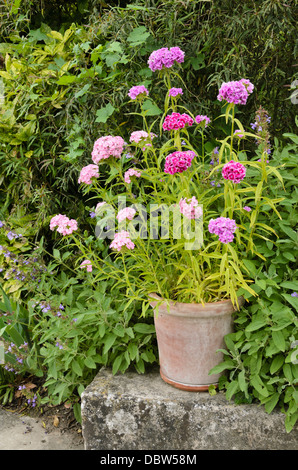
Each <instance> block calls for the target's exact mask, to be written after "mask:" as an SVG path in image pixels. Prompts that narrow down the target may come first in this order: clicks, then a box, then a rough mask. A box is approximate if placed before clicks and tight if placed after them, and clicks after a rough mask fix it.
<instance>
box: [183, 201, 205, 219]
mask: <svg viewBox="0 0 298 470" xmlns="http://www.w3.org/2000/svg"><path fill="white" fill-rule="evenodd" d="M198 204H199V203H198V200H197V198H196V197H195V196H193V197H192V198H191V199H186V198H181V199H180V201H179V207H180V212H181V214H183V215H185V217H187V218H188V219H199V218H200V217H201V216H202V215H203V210H202V208H201V207H200V206H198Z"/></svg>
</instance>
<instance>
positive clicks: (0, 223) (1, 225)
mask: <svg viewBox="0 0 298 470" xmlns="http://www.w3.org/2000/svg"><path fill="white" fill-rule="evenodd" d="M3 225H4V222H2V220H0V228H1V227H3Z"/></svg>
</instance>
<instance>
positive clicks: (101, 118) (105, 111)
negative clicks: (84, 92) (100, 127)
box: [95, 103, 115, 123]
mask: <svg viewBox="0 0 298 470" xmlns="http://www.w3.org/2000/svg"><path fill="white" fill-rule="evenodd" d="M114 111H115V108H114V106H112V105H111V104H110V103H108V104H107V106H105V107H103V108H100V109H98V110H97V111H96V116H97V118H96V120H95V122H103V123H106V122H107V120H108V119H109V117H110V116H112V114H113V112H114Z"/></svg>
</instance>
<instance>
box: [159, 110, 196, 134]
mask: <svg viewBox="0 0 298 470" xmlns="http://www.w3.org/2000/svg"><path fill="white" fill-rule="evenodd" d="M192 125H193V119H192V118H191V117H190V116H189V115H188V114H186V113H183V114H180V113H172V114H169V115H168V116H166V118H165V120H164V122H163V125H162V127H163V130H164V131H172V130H178V129H183V128H184V127H185V126H192Z"/></svg>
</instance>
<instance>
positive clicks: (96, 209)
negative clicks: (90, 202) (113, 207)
mask: <svg viewBox="0 0 298 470" xmlns="http://www.w3.org/2000/svg"><path fill="white" fill-rule="evenodd" d="M105 204H106V202H105V201H103V202H99V203H98V204H97V205H96V207H95V212H97V211H99V209H100V208H101V207H102V206H104V205H105Z"/></svg>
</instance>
